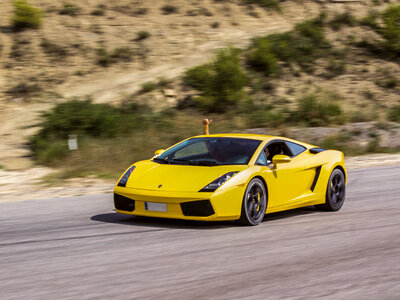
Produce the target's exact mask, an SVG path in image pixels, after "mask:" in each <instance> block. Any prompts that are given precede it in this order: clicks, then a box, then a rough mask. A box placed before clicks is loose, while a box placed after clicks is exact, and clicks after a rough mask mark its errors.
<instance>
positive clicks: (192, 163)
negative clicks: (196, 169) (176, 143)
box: [170, 158, 195, 165]
mask: <svg viewBox="0 0 400 300" xmlns="http://www.w3.org/2000/svg"><path fill="white" fill-rule="evenodd" d="M170 162H173V163H174V162H187V163H189V164H191V165H194V164H195V161H193V160H190V159H185V158H173V159H172V160H171V161H170Z"/></svg>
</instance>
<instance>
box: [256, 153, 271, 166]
mask: <svg viewBox="0 0 400 300" xmlns="http://www.w3.org/2000/svg"><path fill="white" fill-rule="evenodd" d="M267 164H268V162H267V158H266V157H265V151H261V153H260V155H259V156H258V158H257V161H256V165H261V166H266V165H267Z"/></svg>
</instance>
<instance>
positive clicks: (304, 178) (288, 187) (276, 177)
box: [260, 140, 314, 208]
mask: <svg viewBox="0 0 400 300" xmlns="http://www.w3.org/2000/svg"><path fill="white" fill-rule="evenodd" d="M274 144H275V145H274ZM276 145H279V146H280V148H281V153H276V154H284V155H288V156H290V157H291V160H290V161H289V162H286V163H279V164H277V166H276V168H274V166H273V164H272V163H269V164H268V162H267V165H266V166H265V167H264V168H263V171H262V175H263V177H264V178H265V180H266V182H267V185H268V188H269V199H268V206H269V207H270V208H272V207H277V206H283V205H289V204H292V203H296V202H302V201H305V198H307V193H308V191H309V190H310V186H311V184H312V181H313V178H314V172H313V171H312V170H307V169H305V160H307V158H308V157H307V151H306V150H307V149H306V148H305V147H303V146H301V145H298V146H300V147H303V148H304V149H301V148H295V147H293V145H290V144H287V143H286V141H285V140H273V141H271V142H270V143H268V144H267V145H266V147H269V146H270V147H271V148H273V147H274V146H276ZM296 145H297V144H296ZM300 150H302V151H300ZM263 153H264V151H262V153H261V155H262V154H263ZM276 154H275V155H276ZM260 162H261V160H260Z"/></svg>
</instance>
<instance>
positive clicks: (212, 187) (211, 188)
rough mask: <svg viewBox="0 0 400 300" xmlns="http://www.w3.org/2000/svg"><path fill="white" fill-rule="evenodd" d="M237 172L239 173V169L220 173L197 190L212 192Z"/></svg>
mask: <svg viewBox="0 0 400 300" xmlns="http://www.w3.org/2000/svg"><path fill="white" fill-rule="evenodd" d="M237 173H239V171H235V172H229V173H226V174H224V175H222V176H221V177H218V178H217V179H215V180H214V181H213V182H211V183H209V184H207V185H206V186H205V187H203V188H202V189H201V190H200V191H199V192H214V191H215V190H216V189H217V188H219V187H220V186H221V185H223V184H224V183H225V182H227V181H228V180H229V179H231V178H232V177H233V176H235V175H236V174H237Z"/></svg>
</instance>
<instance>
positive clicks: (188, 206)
mask: <svg viewBox="0 0 400 300" xmlns="http://www.w3.org/2000/svg"><path fill="white" fill-rule="evenodd" d="M181 209H182V213H183V215H185V216H188V217H208V216H211V215H213V214H214V213H215V212H214V209H213V207H212V205H211V203H210V201H209V200H200V201H191V202H184V203H181Z"/></svg>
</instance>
